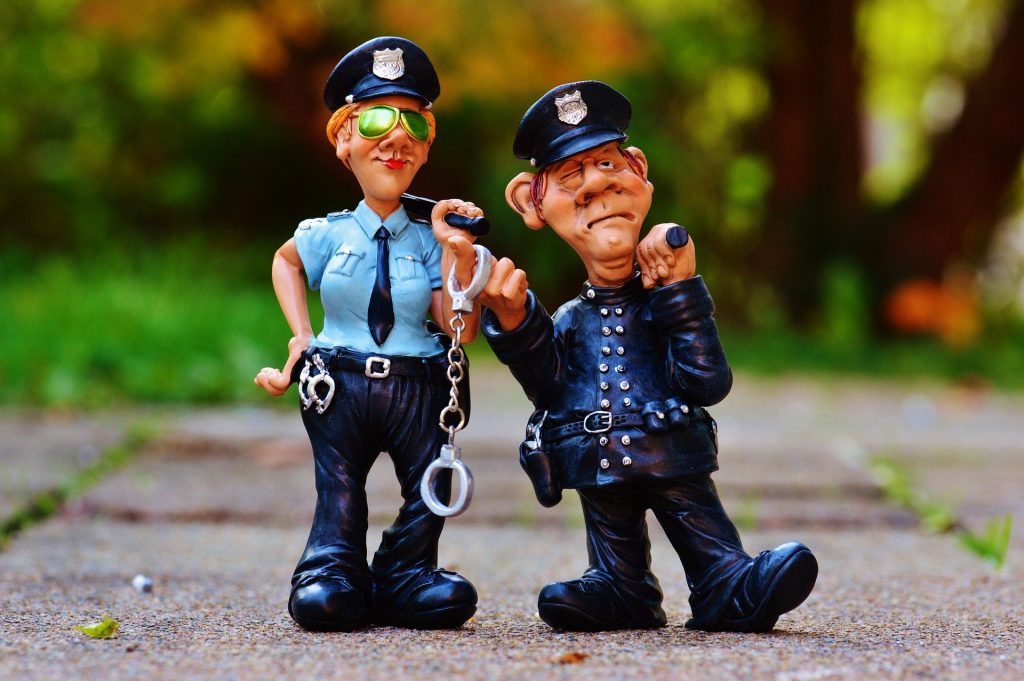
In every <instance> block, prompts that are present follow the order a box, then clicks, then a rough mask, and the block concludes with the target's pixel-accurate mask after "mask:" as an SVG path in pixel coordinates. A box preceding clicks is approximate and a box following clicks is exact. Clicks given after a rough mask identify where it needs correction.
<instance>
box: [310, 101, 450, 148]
mask: <svg viewBox="0 0 1024 681" xmlns="http://www.w3.org/2000/svg"><path fill="white" fill-rule="evenodd" d="M359 104H360V102H353V103H352V104H346V105H345V106H343V107H341V108H340V109H338V110H337V111H335V112H334V115H332V116H331V120H329V121H327V140H328V141H329V142H330V143H331V146H332V147H336V146H338V134H339V133H340V132H341V128H342V126H344V125H345V122H346V121H348V119H349V118H351V117H352V115H353V114H354V113H355V112H356V109H358V108H359ZM420 113H421V114H422V115H423V117H424V118H426V119H427V125H428V126H429V127H430V134H429V135H427V146H430V145H431V144H433V143H434V138H435V137H437V121H436V120H435V119H434V114H432V113H431V112H429V111H421V112H420Z"/></svg>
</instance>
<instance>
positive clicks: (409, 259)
mask: <svg viewBox="0 0 1024 681" xmlns="http://www.w3.org/2000/svg"><path fill="white" fill-rule="evenodd" d="M394 263H395V272H394V277H395V278H396V279H399V280H402V281H405V280H407V279H424V278H426V276H427V270H426V267H424V265H423V261H422V260H420V259H419V257H417V256H415V255H399V256H397V257H396V258H395V260H394Z"/></svg>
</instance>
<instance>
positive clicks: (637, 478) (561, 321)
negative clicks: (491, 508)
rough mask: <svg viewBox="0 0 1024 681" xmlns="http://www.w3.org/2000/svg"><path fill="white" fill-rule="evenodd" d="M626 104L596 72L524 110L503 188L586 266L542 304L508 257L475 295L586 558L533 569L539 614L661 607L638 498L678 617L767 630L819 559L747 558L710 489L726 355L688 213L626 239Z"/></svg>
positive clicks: (658, 610)
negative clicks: (681, 574)
mask: <svg viewBox="0 0 1024 681" xmlns="http://www.w3.org/2000/svg"><path fill="white" fill-rule="evenodd" d="M630 113H631V109H630V104H629V101H628V100H627V99H626V98H625V97H624V96H623V95H621V94H620V93H618V92H616V91H615V90H614V89H612V88H611V87H609V86H608V85H605V84H604V83H600V82H597V81H583V82H577V83H569V84H566V85H561V86H559V87H556V88H555V89H553V90H551V91H550V92H548V93H547V94H545V95H544V96H543V97H541V98H540V99H539V100H538V101H537V102H536V103H535V104H534V105H533V106H532V107H531V108H530V109H529V110H528V111H527V112H526V115H525V116H523V119H522V121H521V123H520V125H519V130H518V133H517V134H516V138H515V143H514V145H513V151H514V153H515V155H516V156H517V157H518V158H522V159H529V160H530V163H531V165H533V166H535V167H536V168H537V172H536V174H531V173H520V174H519V175H518V176H517V177H515V178H514V179H513V180H512V181H511V182H510V183H509V185H508V188H507V189H506V192H505V198H506V200H507V201H508V204H509V205H510V206H511V207H512V208H513V209H514V210H515V211H516V212H517V213H519V215H520V216H521V217H522V219H523V221H524V222H525V223H526V226H527V227H530V228H531V229H540V228H542V227H543V226H544V225H545V224H546V225H550V226H551V228H552V229H554V230H555V232H556V233H557V234H558V236H560V237H561V238H562V239H563V240H564V241H565V242H566V243H567V244H569V245H570V246H571V247H572V248H573V250H575V251H576V253H577V254H578V255H579V256H580V258H581V259H582V260H583V264H584V265H585V266H586V269H587V277H588V279H587V282H586V284H585V285H584V287H583V291H582V292H581V293H580V295H579V296H578V297H576V298H574V299H573V300H571V301H569V302H568V303H566V304H564V305H563V306H562V307H561V308H559V309H558V311H557V312H556V313H555V315H554V317H553V318H551V317H548V315H547V313H546V312H545V311H544V308H543V307H542V306H541V304H540V302H539V301H538V300H537V299H536V297H535V296H534V295H533V293H532V292H529V291H527V290H526V289H525V288H524V286H523V282H524V281H525V278H524V276H523V275H522V273H521V272H520V271H518V270H515V269H514V268H513V267H512V266H511V263H507V264H505V265H504V266H503V267H496V268H495V272H494V273H493V274H492V277H491V282H490V283H489V284H488V288H487V290H486V291H485V293H484V294H483V295H482V296H481V298H480V299H481V300H482V301H483V302H484V304H485V305H487V306H488V307H489V309H488V310H487V311H485V312H484V315H483V320H482V328H483V331H484V334H485V335H486V336H487V339H488V341H489V342H490V344H491V346H492V347H493V348H494V351H495V353H496V354H497V355H498V357H499V358H500V359H501V361H502V362H504V363H505V364H507V365H508V366H509V367H510V368H511V370H512V373H513V374H514V375H515V377H516V379H517V380H518V381H519V383H520V384H521V385H522V387H523V389H524V390H525V392H526V394H527V396H528V397H529V398H530V400H531V401H532V402H533V404H534V406H535V407H536V408H537V412H535V414H534V416H533V418H532V420H531V425H532V426H533V431H534V434H535V435H534V437H533V438H532V439H531V442H529V443H524V444H525V445H529V447H528V448H525V449H524V457H525V459H524V466H525V467H527V468H528V470H529V472H530V473H531V477H533V478H534V484H535V486H536V487H537V491H538V496H540V497H541V499H542V501H543V502H544V503H547V504H551V503H555V502H557V500H558V498H560V490H561V489H562V488H570V489H576V490H577V491H578V492H579V496H580V500H581V501H582V504H583V514H584V518H585V520H586V532H587V548H588V553H589V557H590V567H589V568H588V569H587V571H586V572H585V573H584V574H583V576H582V577H581V578H580V579H575V580H572V581H568V582H558V583H552V584H548V585H547V586H545V587H544V589H543V590H542V591H541V593H540V598H539V610H540V616H541V618H542V619H543V620H544V621H545V622H547V623H548V624H550V625H551V626H552V627H555V628H557V629H568V630H583V631H600V630H609V629H634V628H635V629H640V628H652V627H660V626H662V625H664V624H665V621H666V620H665V612H664V610H662V607H661V601H662V592H661V588H660V586H659V584H658V579H657V578H656V577H655V576H654V574H652V573H651V569H650V543H649V542H648V538H647V526H646V522H645V513H646V512H647V510H648V509H650V510H652V511H653V512H654V515H655V517H656V518H657V519H658V522H659V523H660V524H661V526H662V527H663V528H664V530H665V533H666V534H667V535H668V538H669V540H670V541H671V543H672V546H673V548H675V550H676V552H677V553H678V554H679V558H680V560H681V561H682V563H683V568H684V569H685V571H686V577H687V583H688V584H689V586H690V591H691V595H690V607H691V610H692V614H693V616H692V618H691V619H690V620H689V621H688V622H687V623H686V625H687V626H688V627H690V628H692V629H703V630H706V631H746V632H751V631H767V630H769V629H771V628H772V627H773V626H774V625H775V622H776V620H777V619H778V617H779V616H780V615H781V614H783V613H785V612H788V611H789V610H792V609H793V608H795V607H797V606H798V605H799V604H800V603H802V602H803V600H804V599H805V598H807V596H808V594H810V592H811V589H812V588H813V586H814V582H815V579H816V577H817V572H818V566H817V562H816V561H815V558H814V556H813V555H812V554H811V552H810V550H809V549H808V548H807V547H806V546H804V545H803V544H799V543H796V542H793V543H788V544H783V545H782V546H780V547H778V548H776V549H775V550H773V551H763V552H761V554H760V555H758V556H757V557H754V558H751V557H750V556H749V555H747V554H746V553H745V552H744V550H743V548H742V546H741V544H740V538H739V536H738V534H737V532H736V528H735V527H734V526H733V524H732V522H731V521H730V520H729V518H728V516H727V515H726V513H725V510H724V509H723V508H722V504H721V502H720V501H719V498H718V494H717V492H716V490H715V486H714V483H712V481H711V473H712V472H713V471H715V470H716V469H717V468H718V464H717V437H716V433H717V426H716V424H715V421H714V420H713V419H712V418H711V416H710V415H709V414H708V412H707V411H706V410H705V407H706V406H708V405H712V404H715V403H717V402H719V401H720V400H721V399H723V398H724V397H725V396H726V394H727V393H728V392H729V389H730V387H731V386H732V373H731V371H730V370H729V366H728V364H727V363H726V359H725V354H724V353H723V351H722V346H721V344H720V342H719V339H718V332H717V329H716V327H715V322H714V320H713V318H712V313H713V311H714V306H713V304H712V302H711V297H710V295H709V294H708V290H707V288H706V287H705V285H704V281H703V279H702V278H701V277H700V276H695V271H696V261H695V258H694V248H693V242H692V241H690V240H689V238H688V235H687V234H686V232H685V230H683V229H682V228H681V227H679V226H678V225H668V224H661V225H655V226H654V227H653V228H652V229H651V230H650V232H649V234H648V235H647V236H646V237H645V238H644V239H643V240H642V241H640V242H639V245H638V243H637V242H638V239H639V235H640V229H641V227H642V225H643V222H644V219H645V217H646V216H647V212H648V209H649V208H650V205H651V195H652V192H653V186H652V185H651V183H650V182H649V181H648V180H647V160H646V159H645V157H644V155H643V153H642V152H641V151H640V150H639V149H637V148H635V147H629V148H626V147H623V146H622V143H623V142H624V141H625V139H626V132H625V131H626V127H627V126H628V124H629V119H630ZM637 262H639V272H637V270H636V263H637ZM531 458H532V459H537V460H539V463H538V462H537V461H533V463H531V462H530V461H527V459H531ZM535 464H536V465H535Z"/></svg>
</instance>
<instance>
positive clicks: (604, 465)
mask: <svg viewBox="0 0 1024 681" xmlns="http://www.w3.org/2000/svg"><path fill="white" fill-rule="evenodd" d="M608 466H611V464H610V463H608V459H601V468H608Z"/></svg>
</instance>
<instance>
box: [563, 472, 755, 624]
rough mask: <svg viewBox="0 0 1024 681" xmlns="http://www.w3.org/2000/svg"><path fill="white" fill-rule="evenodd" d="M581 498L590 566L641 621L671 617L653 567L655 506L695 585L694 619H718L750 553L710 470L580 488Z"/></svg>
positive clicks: (591, 574)
mask: <svg viewBox="0 0 1024 681" xmlns="http://www.w3.org/2000/svg"><path fill="white" fill-rule="evenodd" d="M577 492H579V495H580V501H581V502H582V504H583V517H584V520H585V522H586V529H587V552H588V554H589V557H590V568H589V569H588V570H587V572H586V573H585V575H584V576H585V577H588V578H592V579H600V580H602V581H605V582H607V584H608V585H610V586H611V588H612V589H613V590H614V591H615V592H617V593H618V595H619V596H620V598H621V600H622V603H623V604H624V605H625V607H626V608H627V609H628V610H629V614H630V617H631V618H632V620H633V623H634V624H635V625H636V626H642V627H655V626H661V625H663V624H665V621H666V618H665V612H664V610H662V608H661V602H662V598H663V596H662V592H661V586H660V584H659V583H658V578H657V577H655V576H654V574H653V573H652V572H651V544H650V540H649V539H648V535H647V521H646V512H647V510H648V509H650V510H652V511H653V512H654V516H655V518H656V519H657V520H658V523H659V524H660V525H661V526H662V528H663V529H664V530H665V534H666V535H667V536H668V540H669V541H670V542H671V543H672V547H673V548H674V549H675V550H676V553H678V554H679V559H680V560H681V561H682V563H683V569H684V570H685V572H686V582H687V584H688V585H689V587H690V609H691V611H692V613H693V619H692V620H691V622H690V623H689V624H690V625H693V626H697V625H702V624H704V625H707V624H711V623H713V622H715V621H717V620H718V618H719V617H720V616H721V615H722V614H723V612H724V611H725V609H726V608H727V607H728V605H729V603H730V601H731V598H732V595H733V593H734V592H735V590H736V588H737V587H738V586H739V584H740V581H741V580H742V579H743V578H744V577H745V576H746V573H747V571H748V567H749V565H750V563H751V558H750V556H748V555H747V554H746V552H744V550H743V546H742V544H741V543H740V537H739V534H738V533H737V531H736V527H735V525H733V523H732V521H731V520H729V517H728V516H727V515H726V513H725V509H724V508H723V507H722V502H721V500H720V499H719V498H718V492H717V490H716V489H715V484H714V482H712V480H711V475H710V474H707V473H705V474H700V475H692V476H687V477H685V478H681V479H676V480H671V481H667V482H656V483H648V482H645V483H644V484H637V485H632V484H621V485H611V486H608V487H591V488H583V489H579V490H577Z"/></svg>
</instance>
